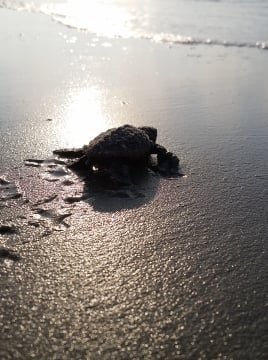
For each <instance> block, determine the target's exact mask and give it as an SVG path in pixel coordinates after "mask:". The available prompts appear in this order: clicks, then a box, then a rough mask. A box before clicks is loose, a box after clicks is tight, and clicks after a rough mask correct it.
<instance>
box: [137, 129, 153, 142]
mask: <svg viewBox="0 0 268 360" xmlns="http://www.w3.org/2000/svg"><path fill="white" fill-rule="evenodd" d="M139 129H140V130H142V131H144V132H145V133H146V134H147V135H148V136H149V139H150V140H151V141H152V142H153V143H154V144H155V141H156V137H157V129H156V128H154V127H151V126H141V127H139Z"/></svg>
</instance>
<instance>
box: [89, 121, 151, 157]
mask: <svg viewBox="0 0 268 360" xmlns="http://www.w3.org/2000/svg"><path fill="white" fill-rule="evenodd" d="M152 147H153V142H152V141H151V140H150V138H149V136H148V135H147V134H146V132H145V131H144V130H142V129H139V128H137V127H134V126H131V125H124V126H120V127H118V128H113V129H109V130H107V131H105V132H103V133H101V134H100V135H98V136H97V137H96V138H95V139H93V140H92V141H91V142H90V143H89V144H88V145H86V146H85V148H84V151H85V155H86V156H87V158H88V159H89V160H93V161H94V160H95V161H98V160H106V159H126V160H139V159H142V158H145V157H147V156H149V155H150V154H151V152H152Z"/></svg>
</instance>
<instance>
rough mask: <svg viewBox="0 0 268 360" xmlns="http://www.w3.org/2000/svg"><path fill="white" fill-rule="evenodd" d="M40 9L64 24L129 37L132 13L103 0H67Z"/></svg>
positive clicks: (105, 34)
mask: <svg viewBox="0 0 268 360" xmlns="http://www.w3.org/2000/svg"><path fill="white" fill-rule="evenodd" d="M42 11H43V12H45V13H49V14H50V15H53V17H54V18H55V19H56V20H57V21H59V22H61V23H64V24H66V25H69V26H73V27H75V28H79V29H83V30H88V31H90V32H93V33H95V34H97V35H103V36H108V37H116V36H121V37H129V36H130V35H131V34H132V31H131V21H132V15H131V14H130V13H129V12H128V11H127V10H126V9H125V8H123V7H120V6H118V5H116V4H114V3H112V2H111V1H108V0H106V1H104V0H102V1H101V0H95V1H88V0H69V1H66V2H65V3H60V4H50V5H45V6H43V7H42Z"/></svg>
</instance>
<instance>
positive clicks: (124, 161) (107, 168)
mask: <svg viewBox="0 0 268 360" xmlns="http://www.w3.org/2000/svg"><path fill="white" fill-rule="evenodd" d="M156 137H157V129H156V128H154V127H149V126H143V127H135V126H132V125H124V126H120V127H118V128H113V129H109V130H107V131H105V132H103V133H101V134H99V135H98V136H97V137H96V138H95V139H93V140H92V141H90V142H89V144H88V145H85V146H83V147H82V148H79V149H60V150H55V151H54V154H56V155H58V156H60V157H64V158H68V159H73V160H72V161H71V162H69V164H68V167H69V168H70V169H73V170H75V171H83V172H84V171H89V172H94V171H98V172H99V173H106V174H108V175H109V176H110V177H111V178H112V179H114V180H118V181H122V180H124V179H127V180H128V177H129V168H130V167H132V168H133V167H136V166H147V167H149V168H153V169H154V170H157V171H159V172H160V173H161V174H163V175H181V174H180V173H179V159H178V157H177V156H176V155H174V154H173V153H171V152H168V151H167V150H166V148H164V147H163V146H161V145H158V144H156ZM152 154H156V155H157V163H156V164H154V165H152V162H151V161H150V157H151V155H152Z"/></svg>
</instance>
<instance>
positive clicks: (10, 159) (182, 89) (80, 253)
mask: <svg viewBox="0 0 268 360" xmlns="http://www.w3.org/2000/svg"><path fill="white" fill-rule="evenodd" d="M4 3H5V5H10V4H11V3H10V2H7V1H5V2H3V1H2V2H0V4H1V5H2V6H3V4H4ZM55 3H56V2H54V4H55ZM98 3H99V2H98ZM128 3H129V2H128ZM166 3H167V2H159V3H158V2H157V4H158V5H157V6H156V5H155V10H152V9H151V10H150V11H148V9H147V12H144V11H143V9H144V6H145V5H146V4H147V5H148V4H149V3H148V2H142V3H138V5H139V6H137V7H134V10H133V11H134V14H133V13H131V14H132V15H133V16H134V15H135V11H136V14H138V13H139V12H140V11H142V12H143V13H144V14H145V15H146V14H147V17H148V19H147V20H148V21H147V25H146V22H145V20H146V19H141V22H143V23H144V28H142V29H143V34H145V30H148V26H149V25H150V24H151V25H150V26H149V28H150V31H151V34H153V35H157V34H159V33H160V32H161V33H162V32H163V33H167V34H173V35H174V36H178V35H180V36H186V37H188V36H190V37H192V38H193V39H196V38H200V39H201V40H202V39H204V40H205V39H208V38H212V36H211V34H212V35H213V38H214V36H215V39H216V40H217V41H221V42H222V41H224V40H226V41H230V42H231V41H235V42H236V41H238V42H241V43H242V42H246V43H249V44H256V42H257V41H262V42H265V43H267V38H265V36H263V31H264V30H263V27H262V24H263V23H262V21H264V18H262V17H261V15H260V14H264V15H265V14H266V13H265V11H266V10H265V9H266V3H264V2H261V3H258V4H257V5H258V6H257V5H254V4H256V3H255V2H254V3H253V2H250V1H247V2H245V4H244V5H243V7H241V6H240V5H241V4H240V3H239V2H236V1H234V2H230V1H220V2H213V1H212V2H211V1H210V2H203V1H192V2H187V3H189V4H188V5H185V4H186V3H185V2H183V1H178V2H173V1H170V3H169V4H170V7H169V8H168V9H167V7H166ZM13 4H16V3H15V2H13ZM20 4H21V6H24V2H20ZM113 4H115V3H113ZM144 4H145V5H144ZM175 4H177V7H176V9H177V10H178V9H181V14H183V16H182V18H183V19H184V22H182V23H181V24H183V28H182V29H179V28H178V26H179V24H180V23H177V22H174V21H173V20H174V17H172V16H171V15H172V14H173V13H174V14H177V13H175V11H173V10H174V8H172V6H175ZM183 4H184V6H183ZM201 4H203V6H204V7H203V8H202V5H201ZM239 4H240V5H239ZM37 5H41V6H42V5H43V6H45V7H47V3H46V2H41V1H40V2H35V7H37ZM53 6H54V5H53ZM191 7H195V8H196V9H197V10H196V11H197V12H196V13H195V12H193V11H190V10H191ZM230 7H232V11H231V8H230ZM223 8H225V12H223V11H222V9H223ZM238 8H239V9H240V10H241V17H243V18H245V23H244V24H248V25H249V26H245V27H243V28H241V26H240V22H239V19H238V18H237V16H238V15H237V14H238V12H237V10H238ZM35 9H36V10H37V8H35ZM43 9H44V8H43ZM125 9H126V8H125ZM135 9H136V10H135ZM202 9H203V10H204V11H205V14H206V19H212V20H213V21H212V20H211V21H212V22H211V21H210V22H209V21H208V22H207V23H205V24H203V25H202V19H205V17H202V16H201V14H202V11H203V10H202ZM31 10H32V9H31ZM219 10H221V11H219ZM228 11H229V12H228ZM43 12H44V11H43ZM230 12H233V14H234V15H233V17H231V18H230V22H227V23H226V22H225V21H223V22H219V14H220V13H221V14H223V15H222V16H223V18H224V15H226V16H227V15H228V17H229V15H230ZM160 13H162V14H163V23H162V24H161V26H160V25H159V21H160V20H159V14H160ZM111 14H112V12H111ZM157 14H158V15H157ZM187 14H188V15H187ZM198 14H199V15H198ZM257 15H258V16H257ZM170 16H171V17H170ZM174 16H175V15H174ZM176 16H177V15H176ZM192 16H193V18H192ZM196 16H200V17H199V20H200V21H199V22H196V21H195V17H196ZM204 16H205V15H204ZM255 16H257V19H258V21H254V24H255V25H256V26H255V30H256V31H255V32H252V31H251V30H250V29H251V28H250V21H253V20H252V19H256V17H255ZM53 17H54V20H55V16H53ZM234 18H236V20H234ZM131 19H132V18H131ZM134 19H135V16H134ZM138 19H140V18H139V17H138ZM153 19H155V23H154V22H153ZM166 19H169V21H164V20H166ZM65 20H66V19H65ZM223 20H224V19H223ZM131 21H132V20H131ZM191 21H193V22H191ZM240 21H242V20H241V18H240ZM12 24H16V26H14V25H12ZM131 24H132V27H130V29H132V31H133V29H136V30H137V29H141V25H140V24H136V27H135V26H134V25H133V22H132V23H131ZM148 24H149V25H148ZM154 24H155V28H154ZM172 24H173V25H172ZM187 24H188V25H187ZM195 24H197V25H198V26H197V27H195ZM213 24H214V28H213ZM216 24H219V26H216ZM220 24H227V25H228V24H229V26H230V29H229V31H227V30H228V29H227V28H226V27H223V25H222V26H220ZM234 24H237V27H238V29H239V31H236V32H234V31H233V30H234V28H233V25H234ZM69 25H70V24H69ZM146 26H147V28H146ZM165 26H166V27H165ZM172 26H173V27H174V28H173V30H172ZM187 26H188V28H187ZM145 28H146V29H145ZM144 29H145V30H144ZM160 29H161V31H160ZM202 29H203V32H201V30H202ZM210 29H212V31H211V32H210V31H209V30H210ZM215 29H217V31H218V32H216V30H215ZM241 29H242V30H241ZM181 30H184V31H181ZM188 30H189V31H188ZM240 30H241V31H240ZM265 31H266V30H265ZM228 34H229V35H232V34H235V36H232V37H228V36H227V35H228ZM237 34H240V35H241V36H237ZM249 34H250V36H249ZM202 41H203V40H202ZM202 41H201V43H200V44H198V46H197V44H196V43H194V42H192V43H190V44H188V46H185V45H184V44H179V43H178V44H174V43H173V44H168V45H167V44H166V43H163V42H160V43H158V42H154V41H151V39H148V38H144V36H142V34H141V36H134V35H131V36H128V37H123V36H122V37H120V38H116V37H112V38H108V37H107V36H105V34H102V35H98V34H96V33H94V32H91V31H78V30H77V29H75V28H70V27H65V26H63V24H59V23H58V22H55V21H54V22H52V21H51V17H50V16H45V15H44V14H41V13H40V11H39V10H38V11H37V12H33V11H28V12H25V11H24V12H17V11H11V10H8V9H5V8H1V9H0V43H1V51H0V63H1V67H0V84H1V86H0V132H1V141H0V153H1V157H0V359H1V360H2V359H3V360H11V359H12V360H14V359H30V358H31V359H38V360H39V359H42V360H45V359H68V360H73V359H77V360H81V359H83V360H86V359H100V360H103V359H116V360H118V359H207V360H210V359H258V360H259V359H261V360H262V359H263V360H265V359H267V356H268V335H267V334H268V318H267V293H268V289H267V287H268V281H267V271H268V261H267V260H268V247H267V233H268V225H267V213H268V208H267V204H268V192H267V177H268V168H267V148H268V123H267V118H268V116H267V115H268V105H267V104H268V102H267V94H268V84H267V81H266V76H265V75H266V70H267V60H268V59H267V56H268V53H267V52H266V51H262V50H260V49H258V48H256V47H253V48H252V47H251V46H249V47H239V46H238V47H228V46H222V44H219V46H216V45H215V44H214V45H212V44H211V45H210V46H204V45H203V43H202ZM170 46H171V47H170ZM125 123H129V124H133V125H136V126H140V125H151V126H155V127H157V128H158V130H159V137H158V141H159V143H160V144H163V145H164V146H166V147H167V148H168V149H169V150H170V151H172V152H174V153H175V154H177V155H178V156H179V157H180V160H181V166H182V171H183V172H184V173H185V175H186V176H184V177H180V178H163V177H160V176H158V175H157V174H155V173H153V172H152V171H149V172H145V173H141V174H139V176H138V177H137V178H136V179H135V183H134V184H133V185H131V186H125V187H122V188H106V187H105V188H103V186H102V184H100V183H99V182H98V181H96V180H92V179H85V178H84V177H81V176H78V175H77V174H74V173H72V172H71V171H69V170H68V169H67V167H66V166H65V164H64V162H62V161H60V160H59V159H56V158H55V157H54V156H53V154H52V151H53V150H54V149H57V148H64V147H79V146H82V145H83V144H85V143H87V142H88V141H89V140H91V139H92V138H93V137H94V136H96V135H97V134H98V133H99V132H100V131H103V130H105V129H107V128H109V127H113V126H119V125H122V124H125ZM26 159H27V160H26Z"/></svg>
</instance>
